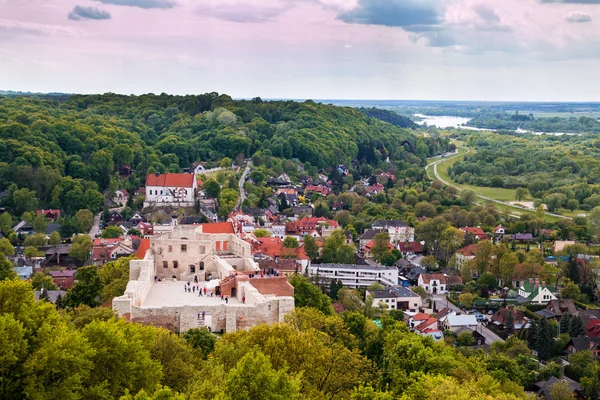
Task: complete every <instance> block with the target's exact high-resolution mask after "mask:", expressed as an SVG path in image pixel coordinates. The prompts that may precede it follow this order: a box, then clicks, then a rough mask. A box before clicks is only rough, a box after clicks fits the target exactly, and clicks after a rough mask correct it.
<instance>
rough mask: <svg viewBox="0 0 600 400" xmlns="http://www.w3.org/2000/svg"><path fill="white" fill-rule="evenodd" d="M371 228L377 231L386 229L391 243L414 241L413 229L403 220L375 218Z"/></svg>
mask: <svg viewBox="0 0 600 400" xmlns="http://www.w3.org/2000/svg"><path fill="white" fill-rule="evenodd" d="M371 228H372V229H375V230H377V231H388V233H389V234H390V241H391V242H392V243H400V242H414V241H415V229H414V228H413V227H410V226H408V225H407V224H406V222H404V221H398V220H377V221H375V222H373V224H372V225H371Z"/></svg>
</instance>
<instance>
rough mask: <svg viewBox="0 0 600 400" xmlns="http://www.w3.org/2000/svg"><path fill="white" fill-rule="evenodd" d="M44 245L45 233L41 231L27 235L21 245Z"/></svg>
mask: <svg viewBox="0 0 600 400" xmlns="http://www.w3.org/2000/svg"><path fill="white" fill-rule="evenodd" d="M45 245H46V235H44V234H43V233H36V234H34V235H28V236H27V237H26V238H25V240H24V241H23V246H25V247H29V246H35V247H41V246H45Z"/></svg>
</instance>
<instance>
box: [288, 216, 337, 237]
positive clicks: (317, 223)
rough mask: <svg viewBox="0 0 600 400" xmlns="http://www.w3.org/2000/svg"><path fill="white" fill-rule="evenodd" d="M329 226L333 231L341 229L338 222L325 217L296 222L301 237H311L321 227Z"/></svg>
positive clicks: (308, 218)
mask: <svg viewBox="0 0 600 400" xmlns="http://www.w3.org/2000/svg"><path fill="white" fill-rule="evenodd" d="M327 225H328V226H329V227H330V228H333V229H335V228H337V227H339V224H338V223H337V222H336V221H334V220H332V219H327V218H323V217H306V218H302V219H301V220H300V221H297V222H296V226H297V227H298V230H299V231H300V234H301V235H309V234H311V233H312V232H313V231H315V230H318V228H319V227H322V226H327Z"/></svg>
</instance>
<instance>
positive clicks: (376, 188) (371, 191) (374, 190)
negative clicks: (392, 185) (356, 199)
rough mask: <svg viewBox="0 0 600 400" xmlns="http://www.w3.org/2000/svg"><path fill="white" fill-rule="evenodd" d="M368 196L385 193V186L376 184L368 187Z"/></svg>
mask: <svg viewBox="0 0 600 400" xmlns="http://www.w3.org/2000/svg"><path fill="white" fill-rule="evenodd" d="M366 189H367V193H366V194H367V196H370V195H376V194H379V193H381V192H383V191H384V189H385V188H384V186H383V185H382V184H381V183H376V184H374V185H370V186H367V188H366Z"/></svg>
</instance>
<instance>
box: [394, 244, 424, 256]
mask: <svg viewBox="0 0 600 400" xmlns="http://www.w3.org/2000/svg"><path fill="white" fill-rule="evenodd" d="M398 250H400V252H401V253H402V257H406V256H409V255H413V254H423V244H422V243H421V242H398Z"/></svg>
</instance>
